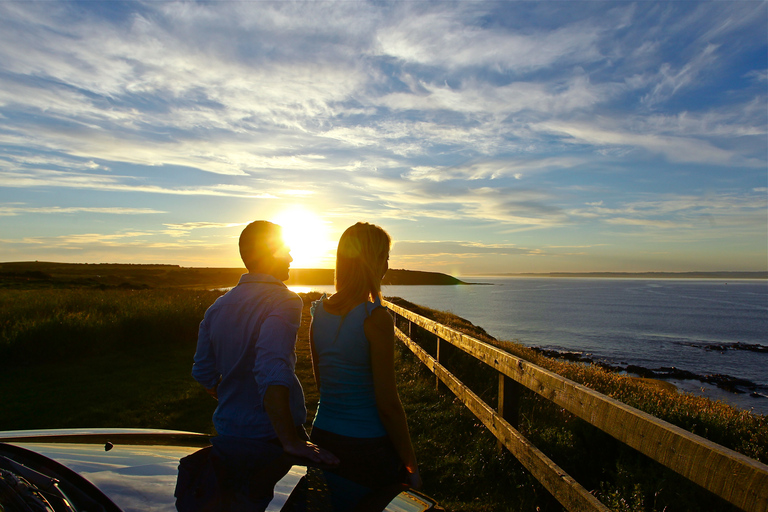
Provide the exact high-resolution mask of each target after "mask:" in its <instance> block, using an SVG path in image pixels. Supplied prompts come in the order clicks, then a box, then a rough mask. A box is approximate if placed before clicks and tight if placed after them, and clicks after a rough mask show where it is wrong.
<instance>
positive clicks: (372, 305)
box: [365, 297, 384, 317]
mask: <svg viewBox="0 0 768 512" xmlns="http://www.w3.org/2000/svg"><path fill="white" fill-rule="evenodd" d="M383 307H384V305H383V304H382V303H381V298H379V297H375V298H374V299H373V302H366V304H365V316H366V317H369V316H371V313H373V310H374V309H376V308H383Z"/></svg>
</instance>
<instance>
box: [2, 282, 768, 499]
mask: <svg viewBox="0 0 768 512" xmlns="http://www.w3.org/2000/svg"><path fill="white" fill-rule="evenodd" d="M219 294H220V292H210V291H201V290H191V289H147V290H139V291H131V290H126V289H118V288H112V289H105V290H100V289H93V288H92V289H87V290H86V289H57V290H53V289H38V290H13V289H5V290H0V397H1V398H0V430H16V429H34V428H66V427H74V428H84V427H93V428H95V427H144V428H170V429H179V430H190V431H196V432H204V433H211V434H213V433H214V431H213V427H212V424H211V414H212V412H213V409H214V407H215V402H214V401H213V400H212V399H211V398H210V397H209V396H208V395H207V394H206V393H205V392H204V391H203V390H202V388H201V387H200V386H199V385H197V384H196V383H195V382H194V381H193V380H192V378H191V376H190V370H191V365H192V356H193V354H194V350H195V344H196V337H197V328H198V324H199V322H200V320H201V319H202V317H203V314H204V312H205V309H206V308H207V307H208V306H209V305H210V304H211V303H212V302H213V301H214V300H215V298H216V297H217V296H218V295H219ZM318 296H319V295H315V294H308V295H306V296H304V299H305V311H304V317H303V322H302V328H301V330H300V332H299V341H298V344H297V354H298V358H299V362H298V365H297V374H298V375H299V378H300V379H301V381H302V384H303V386H304V389H305V393H306V396H307V405H308V410H309V411H308V420H311V418H312V417H313V415H314V406H315V404H316V403H317V398H318V396H317V390H316V389H315V386H314V382H313V379H312V370H311V363H310V360H309V347H308V335H307V332H308V324H309V311H308V307H309V302H310V301H311V300H312V299H314V298H317V297H318ZM419 312H420V313H422V314H425V316H432V317H433V318H435V319H436V320H437V321H440V322H441V323H445V324H447V325H451V326H453V327H455V328H457V329H459V330H464V331H465V332H468V333H470V334H472V335H473V336H475V337H478V338H480V339H485V340H486V341H489V342H493V343H496V344H499V345H501V346H503V347H504V348H506V349H507V350H510V351H511V352H513V353H516V354H517V355H521V356H523V357H526V358H528V359H531V360H532V361H533V362H535V363H537V364H540V365H542V366H545V367H547V368H550V369H552V370H553V371H557V372H559V373H562V374H564V375H566V376H567V377H568V378H571V379H573V380H576V381H579V382H582V383H584V384H585V385H588V386H590V387H593V388H595V389H598V390H600V391H601V392H605V393H607V394H609V395H611V396H614V397H615V398H618V399H620V400H623V401H626V402H627V403H630V404H631V405H634V406H636V407H638V408H641V409H644V410H647V411H648V412H651V413H652V414H655V415H657V416H659V417H662V418H663V419H666V420H668V421H672V422H673V423H676V424H679V425H681V426H683V427H684V428H688V429H689V430H692V431H695V432H696V433H699V434H701V435H703V436H705V437H708V438H710V439H712V440H714V441H716V442H718V443H721V444H724V445H726V446H729V447H731V448H733V449H736V450H738V451H741V452H742V453H745V454H747V455H749V456H751V457H754V458H757V459H759V460H763V461H765V459H766V453H765V450H766V446H768V443H767V442H766V439H767V438H766V435H767V434H766V432H768V426H766V419H765V417H764V416H755V415H751V414H749V413H746V412H744V411H739V410H737V409H733V408H731V407H728V406H725V405H724V404H718V403H714V402H711V401H709V400H706V399H699V398H698V397H691V396H688V395H680V394H675V393H669V392H668V391H664V390H663V389H661V388H657V387H649V386H648V385H647V384H645V383H642V382H638V381H636V380H633V379H629V378H627V377H623V376H618V375H615V374H611V373H610V372H606V371H605V370H602V369H600V368H597V367H590V366H584V365H578V364H569V363H562V362H559V361H554V360H551V359H547V358H544V357H542V356H540V355H538V354H536V353H535V352H533V351H530V350H529V349H526V348H525V347H522V346H520V345H517V344H514V343H509V342H496V341H495V340H492V339H491V338H490V337H488V336H487V334H485V333H484V332H483V331H482V330H481V329H479V328H477V327H475V326H472V325H471V324H469V323H468V322H466V321H465V320H462V319H460V318H458V317H455V316H453V315H450V314H448V313H441V312H435V311H432V310H426V309H421V310H420V311H419ZM446 354H447V355H448V356H449V357H447V363H446V364H449V365H453V366H454V367H455V368H451V369H452V370H454V369H455V371H456V372H457V373H460V374H461V378H462V380H465V381H466V382H468V383H470V385H471V387H472V388H473V389H475V391H477V392H478V393H479V394H480V395H481V396H483V397H484V398H485V399H486V400H487V401H488V403H490V404H495V401H494V396H493V395H494V392H495V391H494V390H495V383H496V381H495V376H494V375H493V373H492V372H490V373H489V372H488V371H487V369H486V368H484V365H482V364H479V363H477V362H473V361H469V360H466V359H463V358H462V355H461V354H453V355H450V351H446ZM397 367H398V383H399V387H400V392H401V397H402V400H403V404H404V406H405V408H406V412H407V414H408V416H409V424H410V427H411V432H412V436H413V439H414V444H415V447H416V451H417V454H418V457H419V460H420V465H421V468H422V474H423V477H424V482H425V489H424V490H425V492H427V493H428V494H430V495H432V496H434V497H435V498H437V499H438V500H439V501H440V502H441V504H443V505H444V506H445V507H446V509H447V510H452V511H454V512H461V511H466V512H487V511H495V510H509V511H517V510H519V511H528V510H536V509H537V508H538V509H539V510H542V511H555V510H561V507H560V505H559V504H558V503H557V502H556V501H555V500H554V499H553V498H552V497H551V496H550V495H549V494H548V493H547V491H546V490H544V489H543V488H542V486H541V485H540V484H539V483H538V482H537V481H536V480H535V479H533V478H532V477H531V476H530V474H528V472H527V471H526V470H525V469H524V468H523V467H522V466H521V465H520V464H519V463H518V462H517V461H516V460H515V459H514V457H512V456H511V454H509V453H508V452H506V451H498V450H497V449H496V441H495V438H493V436H491V435H490V434H489V433H488V431H487V429H485V427H483V426H482V425H481V424H480V422H479V421H478V420H477V419H476V418H475V417H474V416H473V415H472V414H471V413H469V412H468V410H467V409H466V407H464V406H463V404H461V403H460V402H458V401H457V400H456V399H455V398H454V397H453V395H452V394H451V393H449V392H447V391H446V390H445V389H442V388H441V390H440V391H439V392H437V391H436V390H435V380H434V376H433V375H432V374H430V373H429V372H428V371H427V370H426V369H425V368H424V367H423V365H421V363H420V362H419V361H418V360H417V359H416V358H415V357H414V356H413V355H412V354H411V353H410V352H409V351H407V350H406V349H399V350H398V352H397ZM523 398H524V399H523V401H522V404H521V415H520V430H521V431H522V432H523V434H524V435H526V436H527V437H528V438H529V439H530V440H531V441H533V442H534V444H536V446H538V447H539V448H540V449H542V451H544V453H546V454H547V455H548V456H550V457H551V458H552V459H553V460H555V462H556V463H557V464H559V465H560V466H561V467H563V468H564V469H565V470H566V471H568V473H569V474H571V475H572V476H573V477H574V478H576V480H577V481H579V482H580V483H582V485H584V486H585V487H586V488H587V489H590V490H592V491H593V492H594V493H595V494H596V495H597V496H599V498H600V499H601V500H602V501H603V502H604V503H605V504H607V505H609V506H610V507H611V509H612V510H631V511H649V512H650V511H662V510H665V507H666V510H683V511H684V510H691V511H694V510H703V509H707V510H723V511H725V510H729V507H728V506H727V505H724V504H722V503H719V502H717V500H713V499H712V498H711V497H709V496H707V494H706V493H704V492H702V491H701V490H699V489H698V488H696V487H695V486H693V484H690V483H688V482H686V481H684V480H683V479H681V478H680V477H677V476H676V475H674V474H673V473H671V472H670V471H668V470H666V469H664V468H662V467H660V466H659V465H658V464H657V463H655V462H653V461H650V460H648V459H647V458H645V457H643V456H640V455H638V454H637V453H636V452H634V451H632V450H631V449H628V448H626V447H623V445H620V443H618V442H615V441H614V440H612V438H609V437H608V436H606V435H605V434H602V433H601V432H600V431H597V430H596V429H594V428H593V427H591V426H590V425H588V424H586V423H585V422H583V421H581V420H579V419H577V418H574V417H573V416H571V415H570V414H568V413H566V412H564V411H562V410H561V409H558V408H557V407H555V406H554V405H553V404H551V403H549V402H547V401H546V400H543V399H540V398H538V397H537V396H536V395H534V394H532V393H527V394H525V395H524V397H523Z"/></svg>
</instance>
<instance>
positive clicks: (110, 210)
mask: <svg viewBox="0 0 768 512" xmlns="http://www.w3.org/2000/svg"><path fill="white" fill-rule="evenodd" d="M24 213H35V214H74V213H99V214H108V215H148V214H156V213H168V212H166V211H162V210H155V209H152V208H123V207H107V208H97V207H85V206H70V207H63V206H43V207H40V206H38V207H34V206H14V205H10V206H3V205H0V217H11V216H17V215H21V214H24Z"/></svg>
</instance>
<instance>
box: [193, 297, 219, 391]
mask: <svg viewBox="0 0 768 512" xmlns="http://www.w3.org/2000/svg"><path fill="white" fill-rule="evenodd" d="M209 311H210V309H209ZM207 315H208V311H206V317H205V318H203V321H202V322H200V329H199V330H198V333H197V349H196V350H195V358H194V361H195V363H194V364H193V365H192V377H193V378H194V379H195V380H196V381H197V382H199V383H200V384H202V385H203V387H204V388H205V390H206V391H207V392H208V394H209V395H211V396H212V397H213V398H215V399H216V400H218V399H219V397H218V394H217V391H218V387H219V381H220V380H221V374H220V373H219V372H218V370H217V369H216V354H215V353H214V351H213V345H212V344H211V336H210V332H209V330H208V318H207Z"/></svg>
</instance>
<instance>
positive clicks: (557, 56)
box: [377, 4, 600, 71]
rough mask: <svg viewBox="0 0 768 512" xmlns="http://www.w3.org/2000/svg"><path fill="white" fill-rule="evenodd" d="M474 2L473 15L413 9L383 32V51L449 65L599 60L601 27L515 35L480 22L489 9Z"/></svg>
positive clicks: (527, 65)
mask: <svg viewBox="0 0 768 512" xmlns="http://www.w3.org/2000/svg"><path fill="white" fill-rule="evenodd" d="M472 6H473V8H474V9H475V10H473V11H472V13H471V15H470V16H467V15H468V14H470V9H466V10H459V11H453V12H450V11H443V10H424V11H422V12H419V11H418V10H416V9H414V10H410V11H409V12H408V16H407V17H403V18H400V19H398V20H397V23H396V24H392V25H390V26H388V27H386V29H385V30H381V31H379V32H378V34H377V36H378V38H377V42H378V45H379V47H378V51H379V52H380V53H381V54H383V55H387V56H391V57H395V58H397V59H400V60H402V61H404V62H407V63H415V64H421V65H425V66H439V67H445V68H449V69H451V68H466V67H491V68H494V67H498V68H500V69H514V70H516V71H520V70H522V71H530V70H534V69H539V68H546V67H549V66H553V65H554V64H556V63H558V62H560V61H563V60H566V59H568V60H575V59H578V60H579V61H593V60H598V59H599V58H600V52H599V51H598V49H597V46H596V42H597V40H598V34H597V33H598V32H599V31H598V30H597V29H596V28H595V27H593V26H590V25H588V24H570V25H566V26H564V27H562V28H558V29H555V30H550V31H544V30H540V31H537V30H534V31H530V32H529V33H514V32H513V33H510V32H508V31H502V30H495V29H494V27H493V26H491V27H490V28H487V27H483V26H481V23H482V22H481V19H482V18H483V17H484V16H485V15H488V14H489V13H488V12H487V11H484V10H483V9H482V6H481V5H480V4H472ZM478 7H480V9H477V8H478ZM473 18H474V20H473ZM475 20H476V22H475V23H473V21H475Z"/></svg>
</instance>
